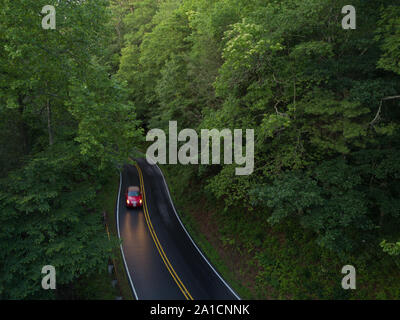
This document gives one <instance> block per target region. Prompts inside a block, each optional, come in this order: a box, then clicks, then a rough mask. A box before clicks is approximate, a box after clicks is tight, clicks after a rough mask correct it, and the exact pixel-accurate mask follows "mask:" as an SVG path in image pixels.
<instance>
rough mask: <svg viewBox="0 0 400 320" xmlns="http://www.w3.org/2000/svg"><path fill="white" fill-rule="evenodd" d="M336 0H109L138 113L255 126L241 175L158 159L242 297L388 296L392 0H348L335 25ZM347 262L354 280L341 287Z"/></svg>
mask: <svg viewBox="0 0 400 320" xmlns="http://www.w3.org/2000/svg"><path fill="white" fill-rule="evenodd" d="M347 4H348V3H347V2H346V1H336V0H335V1H333V0H332V1H330V0H328V1H326V0H307V1H304V0H282V1H265V0H263V1H261V0H260V1H258V0H254V1H240V0H213V1H209V0H207V1H205V0H204V1H203V0H182V1H176V0H166V1H160V2H155V1H150V0H148V1H146V0H143V1H114V2H112V9H113V10H114V12H118V14H114V17H116V20H115V21H114V23H115V24H114V25H115V27H116V28H117V29H118V32H117V33H118V34H119V35H121V38H122V39H123V41H115V43H116V44H117V43H118V44H120V47H119V49H121V50H120V51H119V50H118V51H117V52H121V56H120V57H119V55H118V54H116V55H115V57H116V59H115V61H116V62H118V63H119V64H118V63H116V70H117V78H118V79H120V80H121V81H124V82H125V83H126V85H127V87H128V94H129V98H130V99H131V101H132V102H133V104H134V105H135V107H136V110H137V113H138V116H139V118H140V119H142V120H143V121H144V123H143V125H144V127H145V128H146V129H150V128H160V129H163V130H164V131H165V132H168V125H169V121H171V120H174V121H177V122H178V126H179V128H178V129H179V130H181V129H184V128H194V129H196V130H197V131H199V130H200V129H212V128H216V129H219V130H222V129H224V128H228V129H231V130H233V129H248V128H250V129H254V130H255V136H256V142H255V172H254V173H253V174H252V175H250V176H244V177H239V176H236V175H235V171H234V169H235V167H236V164H234V165H220V166H203V165H190V166H182V165H176V166H165V168H164V170H165V171H166V173H167V176H168V182H169V183H170V185H171V188H172V190H173V197H174V199H175V202H176V203H177V205H178V207H179V209H180V212H181V213H182V214H183V216H184V220H185V222H186V224H187V225H189V226H190V228H191V229H192V230H193V231H194V233H195V234H198V235H200V236H199V237H198V240H199V242H200V243H203V249H204V251H208V253H209V254H210V255H211V259H212V260H213V263H215V264H216V265H218V266H219V267H220V268H221V270H223V271H222V272H223V273H224V275H225V276H226V277H227V278H232V277H233V278H235V279H236V280H237V281H236V282H237V283H238V285H237V286H236V289H237V290H238V291H239V292H240V293H241V294H242V295H244V296H245V297H248V296H251V297H254V298H278V299H287V298H289V299H290V298H296V299H384V298H386V299H396V298H399V297H400V292H399V288H400V282H399V279H398V277H397V275H398V274H399V258H400V256H399V255H398V254H399V250H398V248H399V243H398V241H399V239H400V234H399V231H398V230H399V226H400V216H399V214H398V213H399V212H400V202H399V191H400V189H399V186H400V185H399V176H400V175H399V174H400V167H399V165H398V164H399V161H398V159H399V156H400V152H399V151H400V150H399V143H398V141H399V115H400V114H399V112H398V110H399V103H400V98H399V93H400V77H399V68H398V62H399V57H400V50H399V46H398V41H397V40H396V39H398V37H399V32H400V20H399V18H398V17H399V14H400V11H399V10H400V7H399V6H398V5H397V4H396V2H395V1H392V0H380V1H373V2H371V1H369V2H365V1H353V3H352V5H353V6H354V7H355V8H356V9H357V28H356V30H343V28H342V26H341V20H342V18H343V16H344V15H343V14H342V13H341V9H342V7H344V6H345V5H347ZM117 17H118V18H117ZM121 38H118V39H121ZM203 240H204V241H203ZM207 247H212V248H213V249H212V250H208V249H207ZM228 252H230V253H231V254H227V253H228ZM221 261H222V262H221ZM348 264H350V265H354V266H355V267H356V270H357V290H354V291H345V290H343V289H342V287H341V279H342V277H343V275H342V274H341V270H342V267H343V266H344V265H348ZM224 270H226V271H224ZM240 286H242V287H244V288H245V290H243V289H240Z"/></svg>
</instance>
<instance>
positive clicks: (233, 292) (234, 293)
mask: <svg viewBox="0 0 400 320" xmlns="http://www.w3.org/2000/svg"><path fill="white" fill-rule="evenodd" d="M153 163H155V162H154V161H153ZM150 165H151V164H150ZM155 166H156V167H157V168H158V170H159V171H160V173H161V177H162V179H163V181H164V185H165V189H166V190H167V194H168V197H169V201H170V202H171V204H172V208H173V209H174V212H175V215H176V217H177V218H178V221H179V223H180V224H181V226H182V228H183V230H184V231H185V233H186V235H187V236H188V237H189V239H190V241H192V243H193V245H194V246H195V248H196V249H197V251H198V252H199V253H200V255H201V256H202V257H203V259H204V260H205V261H206V262H207V264H208V265H209V266H210V268H211V269H212V270H213V271H214V272H215V274H216V275H217V276H218V278H219V279H220V280H221V281H222V282H223V283H224V285H225V286H226V287H227V288H228V289H229V290H230V291H231V292H232V294H233V295H234V296H235V297H236V298H237V299H238V300H241V299H240V297H239V296H238V295H237V294H236V292H235V291H234V290H233V289H232V288H231V287H230V286H229V284H228V283H227V282H226V281H225V280H224V279H223V278H222V277H221V275H220V274H219V273H218V271H217V270H215V268H214V267H213V266H212V264H211V263H210V262H209V261H208V259H207V258H206V257H205V256H204V254H203V252H202V251H201V250H200V248H199V247H198V246H197V245H196V243H195V242H194V241H193V239H192V237H191V236H190V234H189V232H188V231H187V230H186V228H185V226H184V224H183V223H182V221H181V218H180V217H179V215H178V213H177V212H176V209H175V205H174V202H173V201H172V198H171V195H170V193H169V189H168V185H167V182H166V181H165V178H164V174H163V172H162V170H161V169H160V167H159V166H158V165H157V164H155Z"/></svg>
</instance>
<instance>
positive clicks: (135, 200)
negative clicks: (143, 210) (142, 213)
mask: <svg viewBox="0 0 400 320" xmlns="http://www.w3.org/2000/svg"><path fill="white" fill-rule="evenodd" d="M125 197H126V207H127V208H138V207H141V206H142V205H143V199H142V195H141V194H140V189H139V187H129V188H128V190H127V191H126V193H125Z"/></svg>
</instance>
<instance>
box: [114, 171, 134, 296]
mask: <svg viewBox="0 0 400 320" xmlns="http://www.w3.org/2000/svg"><path fill="white" fill-rule="evenodd" d="M121 187H122V173H121V172H120V173H119V190H118V201H117V230H118V239H119V240H121V234H120V232H119V204H120V203H119V202H120V195H121ZM120 248H121V253H122V259H123V260H124V264H125V270H126V273H127V274H128V277H129V281H130V283H131V287H132V290H133V293H134V295H135V298H136V300H139V297H138V295H137V293H136V289H135V286H134V285H133V282H132V279H131V275H130V272H129V269H128V265H127V264H126V260H125V255H124V250H123V249H122V243H121V244H120Z"/></svg>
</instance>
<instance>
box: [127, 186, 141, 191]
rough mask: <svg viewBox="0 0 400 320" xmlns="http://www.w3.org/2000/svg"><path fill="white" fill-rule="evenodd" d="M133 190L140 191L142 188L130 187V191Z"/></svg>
mask: <svg viewBox="0 0 400 320" xmlns="http://www.w3.org/2000/svg"><path fill="white" fill-rule="evenodd" d="M131 191H133V192H140V189H139V187H129V188H128V192H131Z"/></svg>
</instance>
